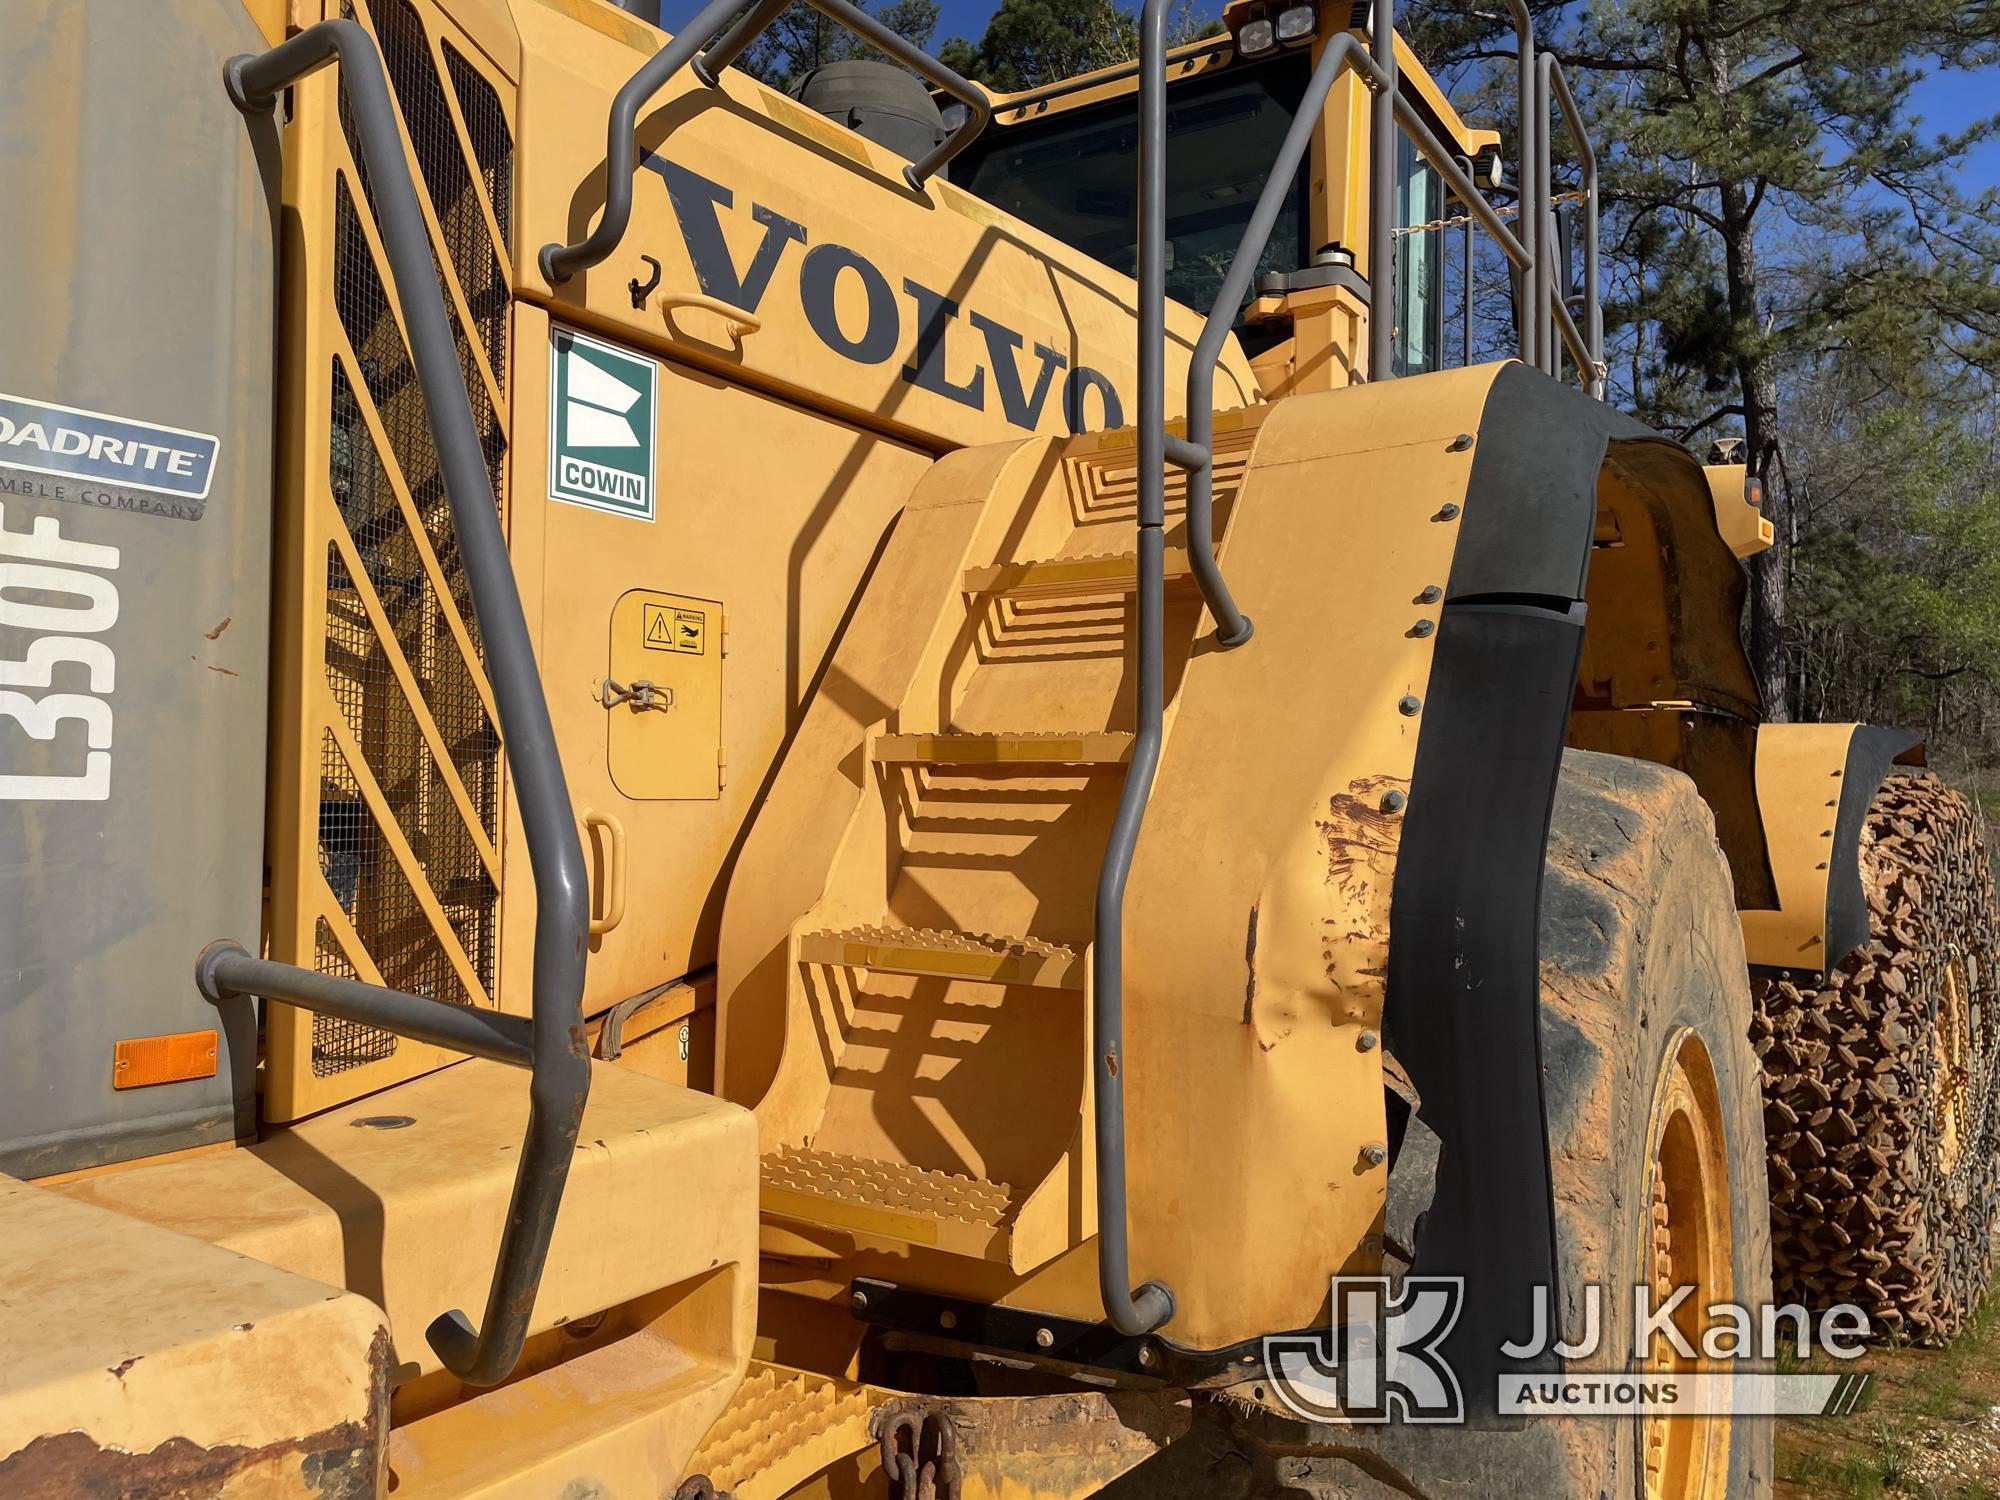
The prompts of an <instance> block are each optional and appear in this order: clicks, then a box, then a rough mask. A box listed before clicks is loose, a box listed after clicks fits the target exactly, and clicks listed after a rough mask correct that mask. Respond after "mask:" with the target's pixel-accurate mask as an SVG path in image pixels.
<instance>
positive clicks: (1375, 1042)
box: [1354, 1031, 1382, 1052]
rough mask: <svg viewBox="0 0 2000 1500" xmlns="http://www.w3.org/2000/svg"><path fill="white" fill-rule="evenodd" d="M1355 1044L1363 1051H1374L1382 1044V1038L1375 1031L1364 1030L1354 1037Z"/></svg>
mask: <svg viewBox="0 0 2000 1500" xmlns="http://www.w3.org/2000/svg"><path fill="white" fill-rule="evenodd" d="M1354 1045H1355V1046H1356V1047H1357V1048H1359V1049H1360V1050H1361V1051H1363V1052H1373V1051H1374V1050H1375V1049H1376V1048H1377V1047H1379V1046H1381V1045H1382V1038H1381V1036H1380V1035H1378V1034H1377V1033H1375V1032H1373V1031H1364V1032H1362V1033H1361V1035H1360V1036H1358V1037H1356V1038H1355V1039H1354Z"/></svg>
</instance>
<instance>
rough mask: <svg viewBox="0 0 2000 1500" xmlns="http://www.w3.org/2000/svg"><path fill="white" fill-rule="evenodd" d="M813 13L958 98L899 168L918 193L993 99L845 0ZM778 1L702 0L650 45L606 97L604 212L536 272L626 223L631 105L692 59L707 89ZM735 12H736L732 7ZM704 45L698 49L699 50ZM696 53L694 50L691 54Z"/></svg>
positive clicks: (982, 119) (969, 135)
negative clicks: (960, 109) (654, 48)
mask: <svg viewBox="0 0 2000 1500" xmlns="http://www.w3.org/2000/svg"><path fill="white" fill-rule="evenodd" d="M806 4H808V5H810V6H811V7H812V8H813V9H814V10H816V11H818V12H819V13H820V14H821V15H823V16H826V17H827V18H828V19H829V20H832V21H836V22H838V23H839V24H840V25H842V26H845V27H846V28H847V29H848V30H849V31H851V32H853V33H854V34H855V35H856V36H859V37H861V38H862V39H863V40H864V41H866V42H868V43H869V44H870V45H871V46H874V47H876V48H878V49H879V50H881V51H883V52H885V53H887V54H888V55H889V56H890V57H893V58H895V59H896V61H897V62H899V63H901V64H902V65H903V66H904V67H906V68H908V69H909V70H910V71H911V72H913V73H915V74H916V75H917V76H918V77H920V78H924V79H928V80H929V81H930V82H931V83H933V84H935V85H936V86H937V87H938V88H941V89H943V90H944V91H945V92H946V93H947V94H950V95H951V96H952V98H954V99H956V100H958V101H959V103H961V104H963V105H964V106H965V109H966V117H965V120H964V122H963V123H962V124H960V125H959V127H958V128H957V129H956V130H953V131H952V132H950V133H949V134H948V135H946V136H945V138H944V139H943V140H941V141H939V142H938V143H937V144H936V145H935V146H933V147H932V148H931V149H930V150H929V151H927V152H925V153H924V154H923V156H922V157H921V158H920V159H918V160H917V161H915V162H912V163H910V164H909V165H907V166H905V167H904V168H903V179H904V181H906V182H908V183H909V185H910V186H911V187H912V188H913V189H915V190H916V191H918V192H922V191H924V184H925V183H926V182H927V181H929V180H930V178H931V177H932V176H934V175H935V174H936V173H938V172H939V171H940V170H942V169H943V167H944V166H945V164H946V163H947V162H949V161H950V160H951V159H952V158H953V157H954V156H956V155H958V153H959V152H961V151H963V150H964V149H965V148H966V147H967V146H969V145H971V144H972V142H973V140H974V138H975V137H977V136H978V134H979V132H980V131H982V130H984V129H985V128H986V122H987V121H988V120H990V119H991V118H992V116H993V101H992V100H991V99H990V98H988V97H987V94H986V91H985V90H984V89H982V88H980V87H979V85H978V84H976V83H971V82H969V81H967V80H966V79H964V78H961V77H960V76H959V75H958V74H957V73H956V72H954V71H953V70H952V69H950V68H947V67H946V66H945V65H944V64H943V63H941V62H939V61H938V60H937V59H936V58H934V57H932V56H931V55H930V54H929V53H928V52H925V51H924V50H923V49H922V48H921V47H918V46H917V45H915V44H914V43H913V42H911V41H910V40H909V38H907V37H904V36H901V35H899V34H898V33H896V32H894V31H891V30H890V29H889V28H888V27H887V26H884V25H883V24H882V23H881V21H879V20H877V19H876V18H875V17H874V16H871V15H870V14H868V12H867V11H865V10H862V9H861V8H860V7H859V6H856V5H853V4H850V3H849V0H806ZM784 9H785V7H784V5H783V4H782V3H778V0H757V3H756V4H754V5H753V6H751V8H750V9H749V10H747V11H743V0H709V3H708V4H706V5H704V6H703V7H702V8H701V9H700V10H698V11H697V12H695V15H694V19H693V20H691V21H689V22H688V23H687V25H686V26H684V27H682V28H681V29H680V30H679V31H677V32H675V33H674V34H673V36H672V37H671V38H670V39H669V40H668V42H667V44H666V46H664V47H662V48H661V49H660V50H659V51H658V52H655V53H654V54H653V55H652V56H651V57H649V58H647V59H646V61H645V62H643V63H641V64H640V65H639V69H638V71H637V72H635V73H634V74H633V75H632V76H631V77H630V78H628V79H626V80H625V82H624V84H623V86H621V87H620V88H619V90H618V92H617V94H616V95H615V96H613V98H612V101H611V116H610V119H609V121H608V123H607V124H606V127H605V135H604V174H605V175H604V211H603V212H602V213H601V214H599V215H598V219H597V224H596V226H595V227H594V228H592V230H591V231H590V233H589V234H587V235H585V236H584V237H583V238H582V239H580V240H577V241H575V242H574V243H573V244H567V245H558V244H554V243H551V244H547V245H544V246H542V249H541V253H540V254H539V255H538V256H537V257H536V264H537V265H539V266H540V267H541V271H542V277H543V279H544V280H546V281H547V282H548V284H549V285H550V286H561V285H562V284H563V283H564V282H566V281H568V280H569V279H570V278H571V277H572V276H574V275H576V273H577V272H579V271H587V270H589V269H590V268H591V267H592V266H595V265H599V264H601V263H602V262H603V261H604V260H605V259H606V258H607V257H608V256H609V255H610V254H611V252H612V251H613V250H616V249H617V248H618V245H619V242H620V241H621V240H623V239H624V238H625V231H626V230H627V229H628V228H630V227H631V223H632V177H633V173H634V172H635V171H636V170H637V157H638V129H639V111H640V110H642V109H644V108H645V107H646V104H647V102H648V101H649V100H650V99H652V97H653V96H654V95H655V94H657V93H659V92H660V90H661V89H663V88H665V87H666V86H667V83H668V82H669V81H670V80H671V79H672V78H673V76H674V75H675V74H676V73H678V72H679V71H680V70H681V69H682V68H683V67H686V66H687V65H689V64H690V63H692V64H693V65H694V74H695V76H696V77H697V78H699V79H700V80H701V81H702V82H703V83H705V84H707V85H709V86H710V87H711V88H713V87H718V86H719V84H720V80H721V76H722V69H723V67H724V66H725V65H727V64H728V63H730V62H733V61H735V59H736V58H737V57H738V56H739V55H740V54H741V53H742V51H743V49H744V48H745V47H747V46H749V45H750V43H751V42H752V41H754V40H755V39H756V37H757V34H758V33H759V32H761V31H762V30H763V29H764V28H765V27H766V26H769V25H770V24H771V23H772V22H773V21H775V20H776V19H777V18H778V16H779V15H780V14H782V13H783V11H784ZM739 11H742V14H741V16H740V17H739V15H738V12H739ZM704 48H706V49H707V51H706V52H705V53H703V49H704ZM698 53H702V54H703V55H701V56H699V57H697V55H696V54H698Z"/></svg>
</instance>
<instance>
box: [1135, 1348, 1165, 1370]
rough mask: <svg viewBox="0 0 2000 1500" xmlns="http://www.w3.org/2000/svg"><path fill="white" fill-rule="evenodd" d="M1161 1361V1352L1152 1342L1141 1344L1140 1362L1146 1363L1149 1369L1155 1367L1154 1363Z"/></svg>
mask: <svg viewBox="0 0 2000 1500" xmlns="http://www.w3.org/2000/svg"><path fill="white" fill-rule="evenodd" d="M1159 1362H1160V1356H1159V1353H1158V1351H1157V1350H1155V1349H1154V1348H1153V1346H1152V1345H1151V1344H1141V1345H1140V1346H1139V1363H1140V1364H1142V1365H1144V1366H1145V1367H1146V1368H1147V1369H1149V1370H1150V1369H1152V1368H1153V1366H1154V1365H1156V1364H1158V1363H1159Z"/></svg>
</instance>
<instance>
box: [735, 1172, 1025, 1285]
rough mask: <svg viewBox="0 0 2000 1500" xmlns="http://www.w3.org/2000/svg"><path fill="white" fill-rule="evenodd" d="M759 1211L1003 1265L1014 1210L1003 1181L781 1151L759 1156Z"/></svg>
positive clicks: (1014, 1204) (778, 1217) (1011, 1195)
mask: <svg viewBox="0 0 2000 1500" xmlns="http://www.w3.org/2000/svg"><path fill="white" fill-rule="evenodd" d="M762 1207H763V1210H764V1212H765V1213H766V1214H768V1215H770V1216H771V1217H772V1218H777V1219H790V1220H793V1221H795V1222H798V1223H801V1224H810V1225H816V1226H818V1227H821V1228H826V1229H841V1230H847V1231H849V1232H851V1233H854V1234H860V1235H866V1236H868V1237H869V1238H871V1239H880V1240H893V1241H896V1242H897V1243H899V1244H905V1245H921V1246H924V1247H925V1248H927V1249H933V1250H942V1251H945V1252H946V1253H948V1254H952V1255H963V1256H966V1257H969V1258H971V1259H973V1260H990V1261H997V1262H999V1263H1000V1264H1002V1265H1006V1264H1008V1262H1009V1251H1010V1241H1011V1239H1012V1229H1011V1223H1012V1220H1013V1216H1014V1211H1015V1209H1016V1207H1017V1205H1016V1203H1015V1201H1014V1191H1013V1189H1012V1188H1011V1187H1009V1186H1008V1185H1007V1184H1006V1183H1004V1182H982V1181H981V1180H979V1179H978V1178H976V1177H962V1176H959V1175H956V1174H954V1173H951V1172H938V1171H932V1170H929V1169H926V1168H924V1167H917V1166H912V1165H910V1164H909V1163H907V1162H894V1161H874V1160H870V1159H868V1158H865V1157H859V1156H842V1155H839V1154H837V1153H835V1152H831V1151H812V1150H807V1149H805V1148H803V1147H787V1148H785V1149H784V1150H782V1151H779V1152H778V1153H776V1154H775V1155H773V1156H767V1157H765V1158H764V1190H763V1195H762Z"/></svg>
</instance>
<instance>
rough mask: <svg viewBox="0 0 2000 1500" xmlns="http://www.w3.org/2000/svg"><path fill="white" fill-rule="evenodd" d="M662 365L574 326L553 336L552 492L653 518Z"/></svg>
mask: <svg viewBox="0 0 2000 1500" xmlns="http://www.w3.org/2000/svg"><path fill="white" fill-rule="evenodd" d="M659 393H660V367H659V365H658V364H657V363H656V362H655V361H653V360H651V359H649V358H647V357H646V356H645V355H643V354H630V353H627V352H626V351H625V350H623V349H619V348H616V347H614V346H613V345H611V344H605V343H600V342H599V341H598V340H596V339H593V338H588V337H586V336H585V335H583V334H580V333H572V332H571V331H570V330H569V329H567V328H557V329H554V330H552V331H551V333H550V335H549V496H550V498H551V499H555V500H563V501H567V502H568V503H569V504H571V505H584V506H588V507H589V508H590V509H592V510H608V511H610V512H611V513H612V514H613V515H617V516H631V517H633V518H634V519H636V520H640V521H650V520H652V519H653V477H654V465H653V434H654V431H655V425H654V424H655V420H656V417H657V410H656V408H657V406H658V403H659Z"/></svg>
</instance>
